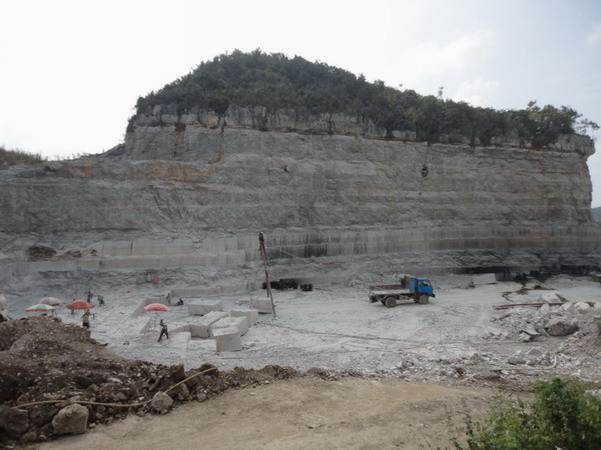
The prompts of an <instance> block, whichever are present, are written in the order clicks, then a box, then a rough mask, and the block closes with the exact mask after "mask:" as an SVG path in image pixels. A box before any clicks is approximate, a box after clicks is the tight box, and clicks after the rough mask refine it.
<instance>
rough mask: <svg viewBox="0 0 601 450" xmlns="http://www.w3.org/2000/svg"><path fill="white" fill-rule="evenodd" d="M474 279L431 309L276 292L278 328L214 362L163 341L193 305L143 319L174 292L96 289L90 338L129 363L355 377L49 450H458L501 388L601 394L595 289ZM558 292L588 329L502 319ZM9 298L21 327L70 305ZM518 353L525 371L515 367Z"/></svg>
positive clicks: (246, 339)
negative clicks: (153, 300)
mask: <svg viewBox="0 0 601 450" xmlns="http://www.w3.org/2000/svg"><path fill="white" fill-rule="evenodd" d="M381 281H382V282H385V281H386V280H381ZM470 281H471V277H468V276H445V277H439V278H438V279H434V280H433V284H434V286H435V289H436V298H435V299H432V300H431V302H430V303H428V304H425V305H422V304H416V303H414V302H412V301H411V302H407V303H406V304H400V305H397V306H396V307H394V308H386V307H384V306H383V305H381V304H380V303H373V304H372V303H369V302H367V299H368V295H369V286H368V284H367V283H361V282H352V283H349V284H347V285H344V284H331V285H327V286H315V289H314V290H313V291H311V292H302V291H300V290H287V291H274V298H275V301H276V312H277V317H275V318H274V317H272V316H271V315H269V314H264V315H260V316H259V320H258V322H257V324H255V325H254V326H252V327H251V328H250V329H249V331H248V333H247V334H245V335H244V336H243V337H242V345H243V349H242V351H237V352H223V353H217V352H216V350H215V341H214V340H212V339H196V338H194V339H190V338H189V337H188V336H187V335H186V334H184V333H173V332H172V333H171V335H170V339H169V340H165V339H164V340H162V341H161V342H157V338H158V334H159V330H158V323H157V322H158V321H159V320H160V319H163V320H165V321H166V322H167V323H168V324H169V325H170V326H172V327H173V326H174V325H176V324H178V323H181V321H182V320H184V318H186V317H187V310H186V308H185V307H175V306H173V307H172V308H171V311H170V312H165V313H146V312H140V308H139V307H140V305H141V304H142V302H144V301H146V300H147V299H148V298H150V297H156V296H165V295H166V293H167V292H168V291H169V289H167V288H166V287H164V286H160V285H159V286H154V285H151V284H143V285H132V286H121V285H115V284H112V285H111V284H107V285H105V286H101V285H99V286H97V287H96V289H94V293H95V294H101V295H103V296H104V299H105V302H106V305H105V306H102V307H100V306H96V307H95V308H94V309H92V312H93V313H94V317H93V319H92V321H91V337H92V338H93V339H95V340H96V341H97V342H99V343H101V344H106V347H103V348H106V349H107V350H109V351H111V352H113V353H116V354H117V355H120V356H123V357H125V358H128V359H134V360H136V359H137V360H142V361H149V362H152V363H157V364H164V365H174V364H181V363H183V364H184V366H185V368H186V370H190V369H194V368H198V367H200V366H201V365H203V364H206V363H209V364H212V365H215V366H216V367H218V368H219V369H220V370H223V371H227V370H229V369H233V368H235V367H244V368H246V369H260V368H263V367H264V366H268V365H278V366H290V367H292V368H294V369H297V370H299V371H307V370H309V369H311V368H314V367H318V368H321V369H326V370H332V371H340V372H353V373H356V374H357V375H356V376H350V377H349V376H342V377H333V378H332V379H321V378H319V377H301V378H291V379H281V380H275V379H274V380H273V381H266V382H264V384H261V385H258V386H256V385H255V386H250V385H249V386H248V387H245V388H241V389H231V390H228V391H226V392H223V393H222V394H220V395H217V396H215V397H213V398H209V399H208V400H205V401H200V402H197V401H195V400H192V401H190V402H188V403H185V404H179V405H178V406H177V407H176V408H175V409H174V410H173V411H171V412H170V413H169V414H167V415H166V416H149V415H143V416H142V417H139V416H137V415H135V414H130V415H128V416H127V417H125V418H123V419H122V420H118V421H116V422H114V423H112V424H110V425H105V424H102V423H97V424H96V426H95V428H94V429H93V430H89V431H88V432H87V433H86V434H85V435H80V436H67V437H63V438H60V439H59V440H57V441H54V442H48V443H45V444H41V447H39V448H90V449H94V448H98V449H100V448H165V447H166V446H169V445H171V446H174V447H177V448H193V447H197V446H199V445H202V446H210V447H213V448H274V449H275V448H365V449H369V448H390V447H398V448H424V447H426V448H428V447H431V448H437V447H440V448H445V447H446V448H450V447H451V445H450V444H449V438H450V431H449V430H450V429H449V425H448V424H447V423H446V421H447V418H449V417H451V418H452V419H453V420H454V421H455V424H459V423H460V422H461V417H462V411H463V410H464V406H463V405H464V404H465V405H467V408H468V410H469V411H470V412H471V413H472V414H473V415H475V416H478V415H480V414H481V413H483V412H484V411H485V410H486V408H487V406H488V404H489V401H488V399H489V398H490V397H491V396H493V395H494V394H495V392H497V390H498V388H508V389H510V390H514V391H529V390H530V387H531V382H533V381H536V380H539V379H548V378H549V377H551V376H553V375H560V376H564V377H569V378H574V379H577V380H580V381H583V382H585V383H586V384H587V386H594V387H596V388H599V387H601V377H600V376H599V374H600V373H601V337H600V336H599V333H598V332H596V329H595V328H594V327H593V326H592V321H591V320H590V319H591V317H592V316H593V315H598V314H599V312H600V311H601V310H600V309H599V308H600V307H601V284H600V283H599V282H598V281H596V280H594V279H592V278H589V277H570V276H566V275H559V276H555V277H553V278H550V279H548V280H545V281H544V282H540V281H535V280H532V281H530V282H528V283H526V284H525V285H522V284H521V283H514V282H497V283H495V284H488V285H477V286H475V287H471V286H470ZM351 284H352V285H351ZM373 284H384V283H373ZM71 289H72V288H71ZM81 290H82V291H83V289H81ZM13 292H15V291H13ZM84 292H85V291H84ZM549 293H555V294H559V295H560V296H561V297H562V298H563V299H565V300H566V301H568V302H573V303H575V302H591V304H592V305H593V307H592V308H591V311H590V312H588V313H582V314H581V313H578V312H574V313H573V317H575V318H576V319H577V320H578V323H579V330H578V331H576V332H575V333H571V334H569V335H567V336H562V337H553V336H546V335H541V336H538V337H536V339H535V340H533V341H529V342H524V341H523V339H522V337H521V335H520V333H519V331H520V329H521V328H522V327H523V325H524V323H525V322H524V321H526V322H528V321H530V322H534V321H535V319H537V317H538V316H537V314H539V313H537V311H538V310H537V309H536V308H531V307H530V308H511V310H505V311H497V310H495V309H494V308H493V307H494V306H495V305H507V304H509V303H516V304H517V303H534V302H537V301H540V300H541V298H542V296H543V295H546V294H549ZM7 294H8V295H7V298H8V300H9V309H8V313H9V315H10V316H11V317H12V318H19V317H26V316H27V313H25V312H24V311H25V308H26V307H27V306H29V305H30V304H32V303H36V302H38V301H39V298H41V297H42V296H54V297H59V298H65V297H66V298H69V297H72V296H73V293H72V292H68V293H67V291H66V290H65V291H64V292H61V290H60V289H53V290H52V291H49V290H44V289H43V288H37V287H34V286H30V287H29V288H28V289H26V290H23V291H21V292H19V295H14V294H11V292H8V293H7ZM263 296H265V292H264V291H257V292H252V293H250V294H249V293H246V294H238V295H222V296H213V297H211V299H213V300H214V299H219V300H221V301H222V303H223V309H224V310H226V311H227V310H231V309H237V308H244V307H248V305H249V303H250V301H251V299H254V298H260V297H263ZM80 298H81V297H80ZM206 299H207V298H205V300H206ZM184 300H185V301H186V302H188V301H192V299H188V298H184ZM508 312H509V314H508ZM54 315H55V316H56V317H58V318H59V319H60V320H61V321H62V322H64V323H66V324H75V325H77V326H79V325H80V324H81V312H76V313H75V314H71V313H70V312H69V311H68V310H66V309H65V308H64V307H60V308H58V309H57V310H56V311H55V314H54ZM148 324H150V327H148ZM75 328H76V329H77V327H75ZM532 352H534V353H533V354H536V355H538V356H537V357H535V358H533V357H532V358H530V359H529V360H528V361H527V362H526V361H525V360H526V359H528V358H527V357H525V356H524V355H527V354H529V353H532ZM516 355H518V356H520V355H521V356H520V358H521V359H524V360H523V361H518V362H516ZM522 357H524V358H522ZM520 358H518V359H520ZM224 373H226V372H224ZM326 378H327V377H326ZM199 400H200V399H199ZM449 411H451V412H449Z"/></svg>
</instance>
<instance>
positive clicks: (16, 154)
mask: <svg viewBox="0 0 601 450" xmlns="http://www.w3.org/2000/svg"><path fill="white" fill-rule="evenodd" d="M44 161H47V159H46V158H42V156H41V155H40V154H39V153H38V154H33V153H28V152H26V151H24V150H19V149H15V150H7V149H6V148H4V146H0V168H2V167H8V166H15V165H18V164H26V165H30V164H39V163H42V162H44Z"/></svg>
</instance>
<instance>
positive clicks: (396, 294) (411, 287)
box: [369, 276, 436, 308]
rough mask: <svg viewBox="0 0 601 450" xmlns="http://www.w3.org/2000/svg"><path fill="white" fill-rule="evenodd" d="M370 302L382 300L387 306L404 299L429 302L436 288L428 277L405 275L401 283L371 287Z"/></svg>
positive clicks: (389, 306)
mask: <svg viewBox="0 0 601 450" xmlns="http://www.w3.org/2000/svg"><path fill="white" fill-rule="evenodd" d="M369 290H370V294H369V302H370V303H376V302H381V303H382V304H383V305H384V306H386V307H387V308H392V307H393V306H396V305H397V302H399V301H402V300H413V301H414V302H415V303H428V302H429V301H430V297H432V298H434V297H436V295H435V294H434V288H433V287H432V283H431V282H430V280H428V279H427V278H416V277H408V276H405V277H403V278H401V284H384V285H379V286H370V287H369Z"/></svg>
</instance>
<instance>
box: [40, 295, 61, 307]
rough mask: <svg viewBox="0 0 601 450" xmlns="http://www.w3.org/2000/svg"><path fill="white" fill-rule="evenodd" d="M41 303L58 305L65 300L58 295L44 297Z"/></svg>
mask: <svg viewBox="0 0 601 450" xmlns="http://www.w3.org/2000/svg"><path fill="white" fill-rule="evenodd" d="M40 303H42V304H44V305H50V306H58V305H60V304H61V303H63V302H62V300H61V299H59V298H56V297H44V298H43V299H42V300H40Z"/></svg>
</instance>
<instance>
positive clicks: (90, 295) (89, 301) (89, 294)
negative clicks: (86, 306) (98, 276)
mask: <svg viewBox="0 0 601 450" xmlns="http://www.w3.org/2000/svg"><path fill="white" fill-rule="evenodd" d="M92 297H94V294H92V290H91V289H89V290H88V303H92Z"/></svg>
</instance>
